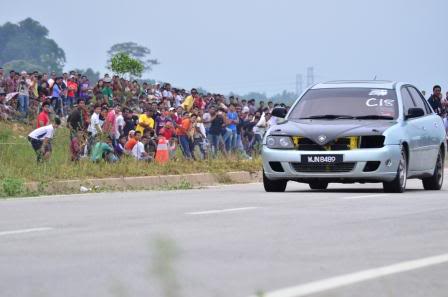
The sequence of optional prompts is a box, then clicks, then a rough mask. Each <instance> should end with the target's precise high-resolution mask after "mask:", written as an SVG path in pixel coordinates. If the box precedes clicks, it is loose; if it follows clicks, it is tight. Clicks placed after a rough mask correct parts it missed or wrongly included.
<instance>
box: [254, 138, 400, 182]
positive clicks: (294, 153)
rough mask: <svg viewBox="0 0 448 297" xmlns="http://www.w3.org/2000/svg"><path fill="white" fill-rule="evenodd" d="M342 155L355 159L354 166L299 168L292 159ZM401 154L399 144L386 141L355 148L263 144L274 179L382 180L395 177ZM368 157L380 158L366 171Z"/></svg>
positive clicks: (267, 168)
mask: <svg viewBox="0 0 448 297" xmlns="http://www.w3.org/2000/svg"><path fill="white" fill-rule="evenodd" d="M335 154H341V155H343V162H344V163H345V162H353V163H355V164H354V167H353V169H352V170H349V171H348V172H332V171H321V172H303V171H297V170H296V169H295V168H294V166H293V163H296V164H297V163H301V156H302V155H320V156H325V155H335ZM400 156H401V147H400V145H386V146H384V147H382V148H375V149H356V150H347V151H298V150H281V149H270V148H268V147H267V146H266V145H263V148H262V159H263V169H264V173H265V175H266V177H267V178H269V179H271V180H279V179H287V180H296V181H301V182H307V181H311V180H327V181H328V182H383V181H392V180H393V179H394V178H395V176H396V174H397V169H398V163H399V161H400ZM368 161H379V162H380V165H379V166H378V168H377V169H376V170H374V171H369V172H366V171H365V166H366V163H367V162H368ZM270 162H280V164H281V167H282V169H283V172H278V171H275V170H273V169H272V167H271V165H270Z"/></svg>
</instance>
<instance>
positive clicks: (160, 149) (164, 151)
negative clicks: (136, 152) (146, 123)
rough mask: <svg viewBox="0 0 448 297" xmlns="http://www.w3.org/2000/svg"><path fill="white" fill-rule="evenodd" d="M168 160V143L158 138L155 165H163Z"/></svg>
mask: <svg viewBox="0 0 448 297" xmlns="http://www.w3.org/2000/svg"><path fill="white" fill-rule="evenodd" d="M169 159H170V157H169V153H168V141H167V140H166V139H165V137H160V139H159V143H158V144H157V151H156V163H158V164H165V163H166V162H168V160H169Z"/></svg>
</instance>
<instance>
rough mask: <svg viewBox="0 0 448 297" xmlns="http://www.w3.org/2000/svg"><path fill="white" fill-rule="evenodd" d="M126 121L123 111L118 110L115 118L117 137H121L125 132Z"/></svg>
mask: <svg viewBox="0 0 448 297" xmlns="http://www.w3.org/2000/svg"><path fill="white" fill-rule="evenodd" d="M125 124H126V123H125V122H124V117H123V112H121V111H120V112H118V115H117V117H116V118H115V139H119V138H120V136H121V135H122V134H123V128H124V125H125Z"/></svg>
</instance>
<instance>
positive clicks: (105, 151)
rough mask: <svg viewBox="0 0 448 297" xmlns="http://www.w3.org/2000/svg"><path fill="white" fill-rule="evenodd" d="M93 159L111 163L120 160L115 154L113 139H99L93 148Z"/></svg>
mask: <svg viewBox="0 0 448 297" xmlns="http://www.w3.org/2000/svg"><path fill="white" fill-rule="evenodd" d="M90 158H91V160H92V161H93V162H99V161H101V160H105V161H106V162H109V163H115V162H117V161H118V157H117V156H115V154H114V148H113V147H112V139H111V138H110V137H108V138H107V140H106V142H103V141H98V142H97V143H95V145H94V147H93V149H92V155H91V157H90Z"/></svg>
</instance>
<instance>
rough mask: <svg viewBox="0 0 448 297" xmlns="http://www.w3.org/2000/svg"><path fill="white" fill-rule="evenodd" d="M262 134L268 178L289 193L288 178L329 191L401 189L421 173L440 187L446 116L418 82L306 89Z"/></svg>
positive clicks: (274, 188)
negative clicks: (341, 187)
mask: <svg viewBox="0 0 448 297" xmlns="http://www.w3.org/2000/svg"><path fill="white" fill-rule="evenodd" d="M272 116H274V117H276V118H277V119H279V118H284V120H283V121H282V120H279V121H278V123H277V124H276V125H274V126H272V127H271V128H269V130H268V131H267V132H266V134H265V136H264V138H263V147H262V158H263V183H264V188H265V190H266V191H267V192H283V191H285V189H286V185H287V182H288V181H296V182H302V183H308V184H309V186H310V188H311V189H315V190H323V189H326V188H327V187H328V184H329V183H355V182H359V183H370V182H373V183H375V182H381V183H383V188H384V191H385V192H392V193H401V192H403V191H405V189H406V180H407V179H409V178H418V179H421V180H422V181H423V187H424V188H425V189H426V190H440V189H441V188H442V184H443V170H444V160H445V151H446V132H445V128H444V125H443V121H442V119H441V118H440V117H439V116H438V115H436V114H435V113H434V112H433V110H432V109H431V106H430V105H429V104H428V102H427V101H426V100H425V98H424V97H423V96H422V94H421V93H420V92H419V90H418V89H417V88H416V87H414V86H413V85H411V84H407V83H402V82H391V81H332V82H326V83H321V84H317V85H315V86H313V87H311V88H309V89H308V90H307V91H305V92H304V93H303V95H302V96H301V97H300V98H299V99H297V101H296V102H295V103H294V105H293V106H292V107H291V109H290V110H289V111H287V110H286V109H284V108H275V109H274V110H273V112H272Z"/></svg>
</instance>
